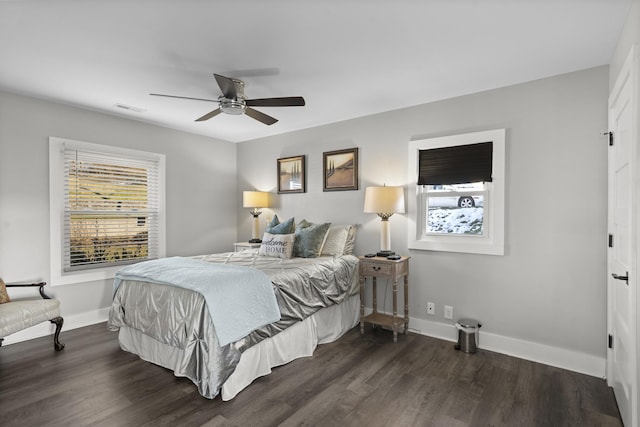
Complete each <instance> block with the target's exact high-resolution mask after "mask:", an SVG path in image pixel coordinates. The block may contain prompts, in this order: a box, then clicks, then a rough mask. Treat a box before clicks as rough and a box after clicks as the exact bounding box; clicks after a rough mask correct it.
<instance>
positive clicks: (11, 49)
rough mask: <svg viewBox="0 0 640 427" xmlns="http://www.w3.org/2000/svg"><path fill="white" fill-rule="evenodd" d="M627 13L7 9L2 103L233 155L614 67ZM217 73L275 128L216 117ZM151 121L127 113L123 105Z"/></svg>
mask: <svg viewBox="0 0 640 427" xmlns="http://www.w3.org/2000/svg"><path fill="white" fill-rule="evenodd" d="M630 5H631V0H422V1H420V0H396V1H392V0H387V1H382V0H351V1H349V0H343V1H339V0H316V1H313V0H307V1H304V0H299V1H294V0H269V1H266V0H262V1H261V0H253V1H243V0H216V1H212V0H209V1H207V0H109V1H107V0H81V1H80V0H33V1H32V0H0V89H4V90H8V91H11V92H16V93H21V94H25V95H33V96H36V97H40V98H45V99H51V100H55V101H59V102H63V103H66V104H71V105H75V106H79V107H83V108H89V109H92V110H97V111H102V112H106V113H110V114H115V115H118V116H123V117H129V118H132V119H135V120H140V121H144V122H149V123H154V124H158V125H161V126H166V127H170V128H175V129H180V130H184V131H188V132H193V133H197V134H202V135H207V136H211V137H215V138H219V139H223V140H228V141H233V142H238V141H245V140H250V139H255V138H260V137H264V136H269V135H275V134H279V133H284V132H289V131H293V130H298V129H304V128H309V127H313V126H318V125H323V124H327V123H332V122H337V121H341V120H346V119H351V118H355V117H360V116H365V115H370V114H374V113H379V112H384V111H390V110H395V109H399V108H403V107H407V106H412V105H418V104H423V103H427V102H431V101H434V100H438V99H445V98H450V97H453V96H458V95H462V94H467V93H473V92H478V91H482V90H487V89H492V88H496V87H501V86H506V85H511V84H515V83H520V82H524V81H529V80H534V79H538V78H543V77H547V76H551V75H556V74H561V73H565V72H570V71H575V70H581V69H585V68H590V67H595V66H599V65H603V64H608V63H609V61H610V59H611V56H612V54H613V50H614V47H615V45H616V42H617V40H618V37H619V35H620V31H621V29H622V26H623V23H624V20H625V18H626V15H627V13H628V11H629V7H630ZM213 73H218V74H222V75H225V76H229V77H236V78H240V79H242V80H244V81H245V83H246V88H245V92H246V94H247V96H248V97H249V98H264V97H277V96H298V95H301V96H304V98H305V99H306V102H307V105H306V106H305V107H284V108H257V109H258V110H260V111H262V112H264V113H266V114H269V115H272V116H274V117H276V118H278V119H279V120H280V121H279V122H278V123H276V124H274V125H272V126H266V125H263V124H262V123H259V122H257V121H255V120H253V119H251V118H249V117H247V116H230V115H224V114H221V115H219V116H217V117H214V118H212V119H211V120H209V121H206V122H198V123H196V122H194V120H195V119H196V118H198V117H200V116H202V115H203V114H205V113H207V112H209V111H211V110H213V109H215V108H216V107H217V104H215V103H208V102H202V101H190V100H180V99H170V98H157V97H152V96H149V93H152V92H155V93H165V94H173V95H181V96H188V97H196V98H214V99H216V98H217V97H218V95H220V92H219V89H218V86H217V84H216V82H215V79H214V78H213ZM119 103H120V104H125V105H129V106H133V107H137V108H141V109H143V110H145V111H144V112H133V111H127V110H123V109H121V108H118V107H116V106H115V104H119Z"/></svg>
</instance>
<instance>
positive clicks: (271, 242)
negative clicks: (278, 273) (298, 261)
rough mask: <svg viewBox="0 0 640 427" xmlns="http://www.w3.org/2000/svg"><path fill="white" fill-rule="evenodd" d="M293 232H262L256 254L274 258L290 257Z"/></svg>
mask: <svg viewBox="0 0 640 427" xmlns="http://www.w3.org/2000/svg"><path fill="white" fill-rule="evenodd" d="M294 239H295V234H271V233H264V236H262V244H261V245H260V250H259V251H258V255H262V256H270V257H274V258H285V259H286V258H291V255H292V254H293V241H294Z"/></svg>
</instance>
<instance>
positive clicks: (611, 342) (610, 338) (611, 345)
mask: <svg viewBox="0 0 640 427" xmlns="http://www.w3.org/2000/svg"><path fill="white" fill-rule="evenodd" d="M609 348H613V335H611V334H609Z"/></svg>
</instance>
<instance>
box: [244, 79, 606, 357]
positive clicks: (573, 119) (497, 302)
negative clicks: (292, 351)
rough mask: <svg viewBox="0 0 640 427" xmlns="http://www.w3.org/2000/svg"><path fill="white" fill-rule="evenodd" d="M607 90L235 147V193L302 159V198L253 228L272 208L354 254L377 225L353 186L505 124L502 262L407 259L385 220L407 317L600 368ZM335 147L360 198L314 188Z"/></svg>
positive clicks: (531, 94) (482, 102)
mask: <svg viewBox="0 0 640 427" xmlns="http://www.w3.org/2000/svg"><path fill="white" fill-rule="evenodd" d="M607 93H608V67H599V68H595V69H589V70H584V71H579V72H575V73H571V74H566V75H561V76H556V77H552V78H548V79H543V80H538V81H534V82H529V83H525V84H520V85H516V86H511V87H506V88H501V89H497V90H492V91H487V92H482V93H477V94H473V95H468V96H463V97H459V98H454V99H449V100H444V101H440V102H434V103H430V104H426V105H421V106H416V107H412V108H407V109H403V110H398V111H393V112H389V113H384V114H379V115H375V116H368V117H363V118H359V119H354V120H349V121H345V122H341V123H336V124H332V125H327V126H322V127H317V128H313V129H308V130H304V131H299V132H294V133H290V134H286V135H281V136H274V137H270V138H264V139H259V140H254V141H249V142H245V143H240V144H239V146H238V153H237V156H238V165H239V170H238V191H242V190H247V189H253V188H258V189H260V190H269V191H273V192H275V189H276V159H277V158H280V157H287V156H292V155H301V154H304V155H306V156H307V192H306V193H305V194H287V195H280V196H276V197H275V199H276V205H275V207H274V208H273V209H272V210H271V211H269V212H267V213H265V214H263V218H261V220H262V227H264V222H265V220H266V219H268V218H269V217H270V216H271V215H272V214H273V212H275V213H277V214H278V215H279V216H281V217H290V216H295V217H296V219H297V220H299V219H302V218H307V219H308V220H311V221H332V222H334V223H359V224H362V226H361V227H360V230H359V234H358V237H357V244H356V252H357V254H365V253H369V252H372V251H375V250H377V249H378V248H379V227H380V222H379V219H378V218H377V217H376V216H375V215H372V214H364V213H363V212H362V210H363V198H364V188H365V187H367V186H370V185H382V184H384V183H386V184H387V185H406V183H407V157H408V153H407V149H408V141H410V140H414V139H421V138H427V137H435V136H442V135H451V134H457V133H465V132H472V131H479V130H488V129H495V128H506V129H507V170H506V175H507V185H506V230H505V231H506V242H505V243H506V245H505V246H506V254H505V256H489V255H472V254H458V253H444V252H442V253H439V252H429V251H413V250H412V251H408V249H407V241H406V235H407V230H406V227H407V221H406V217H405V216H404V215H394V216H393V217H392V218H391V229H392V238H391V243H392V249H395V250H396V251H399V252H400V253H402V254H405V255H410V256H411V257H412V259H411V261H410V263H411V264H410V272H411V273H410V276H411V277H410V288H411V290H410V313H411V316H412V317H414V318H418V319H424V320H425V321H426V320H430V321H436V322H440V323H443V324H447V323H449V324H451V322H450V321H446V320H444V318H443V316H442V314H443V305H444V304H447V305H452V306H453V307H454V318H460V317H472V318H476V319H479V320H480V321H481V322H482V323H483V325H484V326H483V328H482V331H484V332H486V333H491V334H496V335H499V336H503V337H509V338H514V339H517V340H524V341H528V342H533V343H539V344H541V345H542V347H544V346H550V347H554V348H561V349H567V350H569V351H573V352H578V353H582V354H587V355H591V356H593V357H594V358H596V359H598V360H604V357H605V346H604V337H605V332H606V206H607V145H606V142H605V140H604V138H603V137H602V136H601V135H600V134H601V132H603V131H604V130H606V128H607ZM348 147H359V149H360V190H359V191H346V192H323V191H322V172H321V169H322V153H323V152H324V151H329V150H336V149H342V148H348ZM407 202H408V203H413V200H411V199H408V200H407ZM248 216H249V215H248V214H247V213H246V212H245V210H244V209H242V208H241V206H238V224H239V236H249V235H250V221H249V218H248ZM381 300H382V298H379V301H381ZM390 301H391V296H390V295H389V294H387V298H386V310H387V311H390ZM427 301H433V302H435V303H436V316H435V317H432V316H429V317H427V315H426V303H427ZM418 323H420V322H418ZM414 327H415V326H414ZM451 330H452V333H454V332H455V331H453V328H451ZM452 337H453V335H452ZM602 365H604V364H603V363H602ZM602 369H604V366H602Z"/></svg>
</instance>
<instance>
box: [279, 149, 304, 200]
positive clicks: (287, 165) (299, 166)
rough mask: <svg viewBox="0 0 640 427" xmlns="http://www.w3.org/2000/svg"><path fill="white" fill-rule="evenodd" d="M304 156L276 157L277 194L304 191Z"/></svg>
mask: <svg viewBox="0 0 640 427" xmlns="http://www.w3.org/2000/svg"><path fill="white" fill-rule="evenodd" d="M306 176H307V171H306V167H305V156H304V155H302V156H293V157H283V158H281V159H278V194H288V193H306V192H307V179H306Z"/></svg>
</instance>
